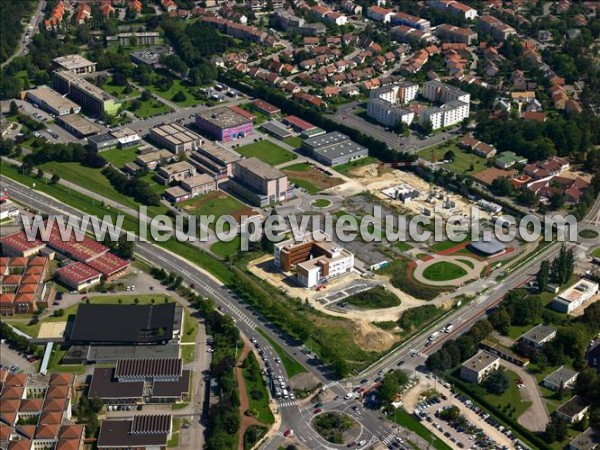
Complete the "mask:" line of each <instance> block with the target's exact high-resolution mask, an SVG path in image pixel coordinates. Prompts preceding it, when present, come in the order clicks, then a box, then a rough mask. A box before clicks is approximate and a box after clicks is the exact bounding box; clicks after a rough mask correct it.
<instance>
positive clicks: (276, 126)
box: [260, 121, 292, 140]
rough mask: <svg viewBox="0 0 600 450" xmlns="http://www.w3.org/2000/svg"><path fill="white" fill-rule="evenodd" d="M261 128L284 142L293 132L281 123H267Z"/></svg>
mask: <svg viewBox="0 0 600 450" xmlns="http://www.w3.org/2000/svg"><path fill="white" fill-rule="evenodd" d="M260 128H261V129H262V130H263V131H266V132H267V133H268V134H270V135H271V136H273V137H275V138H277V139H279V140H284V139H286V138H289V137H291V136H292V132H291V131H290V130H288V129H287V128H286V127H285V126H283V125H282V124H281V123H280V122H275V121H271V122H265V123H263V124H262V125H261V126H260Z"/></svg>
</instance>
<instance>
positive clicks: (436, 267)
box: [423, 261, 467, 281]
mask: <svg viewBox="0 0 600 450" xmlns="http://www.w3.org/2000/svg"><path fill="white" fill-rule="evenodd" d="M466 274H467V271H466V270H465V269H463V268H462V267H459V266H457V265H456V264H453V263H451V262H448V261H440V262H437V263H435V264H432V265H430V266H429V267H427V268H425V270H424V271H423V276H424V277H425V278H426V279H427V280H431V281H448V280H455V279H456V278H460V277H462V276H465V275H466Z"/></svg>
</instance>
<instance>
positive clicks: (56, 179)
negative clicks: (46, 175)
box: [50, 174, 60, 184]
mask: <svg viewBox="0 0 600 450" xmlns="http://www.w3.org/2000/svg"><path fill="white" fill-rule="evenodd" d="M59 181H60V177H59V176H58V175H57V174H53V175H52V178H50V184H58V182H59Z"/></svg>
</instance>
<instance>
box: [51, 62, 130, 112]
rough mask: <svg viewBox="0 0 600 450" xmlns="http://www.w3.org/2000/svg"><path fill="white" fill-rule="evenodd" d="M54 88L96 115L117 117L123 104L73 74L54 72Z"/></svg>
mask: <svg viewBox="0 0 600 450" xmlns="http://www.w3.org/2000/svg"><path fill="white" fill-rule="evenodd" d="M54 88H55V89H56V90H57V91H58V92H61V93H63V94H66V95H67V97H69V98H70V99H71V100H73V101H74V102H76V103H78V104H79V105H81V107H82V108H83V110H84V111H87V112H89V113H90V114H94V115H102V114H108V115H115V114H117V113H118V111H119V108H120V107H121V102H120V101H119V100H118V99H117V98H115V97H113V96H112V95H110V94H109V93H108V92H105V91H104V90H102V89H101V88H99V87H98V86H96V85H95V84H92V83H90V82H89V81H88V80H86V79H85V78H82V77H81V76H79V75H75V74H74V73H73V72H70V71H66V70H62V71H58V72H54Z"/></svg>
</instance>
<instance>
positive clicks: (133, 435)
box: [96, 414, 173, 450]
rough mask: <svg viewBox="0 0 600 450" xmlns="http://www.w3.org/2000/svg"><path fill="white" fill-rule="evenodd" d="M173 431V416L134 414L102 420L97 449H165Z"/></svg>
mask: <svg viewBox="0 0 600 450" xmlns="http://www.w3.org/2000/svg"><path fill="white" fill-rule="evenodd" d="M172 432H173V416H171V415H170V414H168V415H167V414H165V415H135V416H133V419H123V420H104V421H102V425H101V426H100V433H99V434H98V441H97V443H96V446H97V447H98V448H99V449H110V450H115V449H153V450H154V449H161V450H162V449H166V448H167V442H168V441H169V439H171V434H172Z"/></svg>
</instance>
